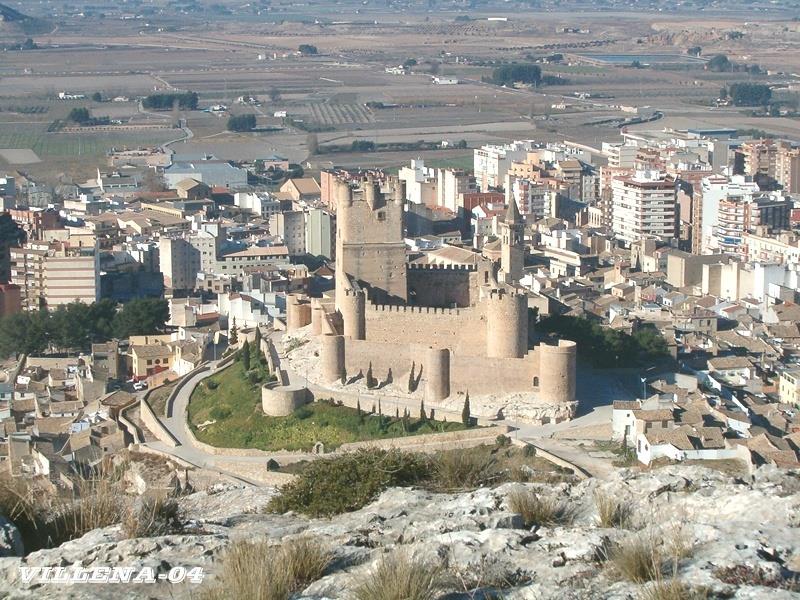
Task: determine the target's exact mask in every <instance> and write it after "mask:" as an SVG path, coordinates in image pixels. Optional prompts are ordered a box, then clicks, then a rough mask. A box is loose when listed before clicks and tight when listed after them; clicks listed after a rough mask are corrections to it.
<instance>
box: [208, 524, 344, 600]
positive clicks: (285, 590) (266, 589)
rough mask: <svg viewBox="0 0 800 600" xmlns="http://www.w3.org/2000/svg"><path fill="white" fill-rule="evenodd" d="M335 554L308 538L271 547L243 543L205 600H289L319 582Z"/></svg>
mask: <svg viewBox="0 0 800 600" xmlns="http://www.w3.org/2000/svg"><path fill="white" fill-rule="evenodd" d="M330 562H331V555H330V553H329V552H327V551H326V550H324V549H323V548H322V547H321V546H320V545H319V544H317V543H315V542H311V541H309V540H305V539H298V540H293V541H290V542H286V543H285V544H283V545H281V546H270V545H269V544H268V543H267V542H251V541H248V540H240V541H237V542H234V543H233V544H231V546H230V547H229V548H228V550H227V552H226V553H225V555H224V556H223V558H222V570H221V572H220V574H219V576H218V580H217V583H216V585H215V586H214V587H212V588H210V589H208V590H207V591H206V592H205V593H204V594H203V598H204V599H205V600H227V599H228V598H242V599H243V600H288V599H289V598H290V597H291V596H292V594H293V593H295V592H297V591H298V590H301V589H303V588H304V587H306V586H307V585H308V584H309V583H311V582H313V581H315V580H316V579H319V578H320V577H321V576H322V574H323V573H324V571H325V569H326V568H327V567H328V565H329V564H330Z"/></svg>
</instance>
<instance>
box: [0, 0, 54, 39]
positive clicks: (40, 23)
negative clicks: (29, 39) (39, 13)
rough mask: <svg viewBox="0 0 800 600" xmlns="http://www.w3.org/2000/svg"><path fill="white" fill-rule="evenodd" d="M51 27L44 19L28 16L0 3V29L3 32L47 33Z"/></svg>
mask: <svg viewBox="0 0 800 600" xmlns="http://www.w3.org/2000/svg"><path fill="white" fill-rule="evenodd" d="M52 29H53V27H52V25H51V24H50V23H49V22H47V21H45V20H44V19H39V18H36V17H31V16H28V15H26V14H23V13H21V12H19V11H18V10H16V9H14V8H11V7H10V6H7V5H5V4H0V31H3V32H4V33H25V34H28V35H33V34H37V33H47V32H49V31H52Z"/></svg>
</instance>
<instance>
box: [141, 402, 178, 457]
mask: <svg viewBox="0 0 800 600" xmlns="http://www.w3.org/2000/svg"><path fill="white" fill-rule="evenodd" d="M139 417H140V418H141V419H142V423H144V426H145V427H147V428H148V429H149V430H150V431H152V432H153V435H154V436H156V437H157V438H158V439H159V441H161V442H164V443H165V444H166V445H167V446H169V447H171V448H175V447H176V446H179V445H180V444H179V443H178V440H176V439H175V437H174V436H173V435H172V434H171V433H170V432H169V430H168V429H167V428H166V427H164V425H163V424H162V423H161V421H159V419H158V417H157V416H156V413H155V412H153V409H152V408H151V407H150V404H149V403H148V402H147V400H146V399H145V398H142V400H141V402H140V403H139Z"/></svg>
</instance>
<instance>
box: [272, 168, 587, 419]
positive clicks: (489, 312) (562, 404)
mask: <svg viewBox="0 0 800 600" xmlns="http://www.w3.org/2000/svg"><path fill="white" fill-rule="evenodd" d="M335 186H336V187H335V194H336V201H337V227H338V229H337V239H336V274H335V277H336V286H335V294H334V296H333V298H330V297H325V298H314V299H310V298H307V297H303V296H300V295H290V296H289V298H288V299H287V319H286V322H287V330H288V332H289V333H290V334H291V333H292V332H295V331H296V330H298V329H300V328H302V327H305V326H306V325H311V327H310V334H311V336H312V338H314V339H315V340H317V342H318V343H319V350H318V359H317V360H318V363H319V365H318V366H319V368H318V369H316V371H317V373H315V374H314V376H315V377H316V378H317V381H318V383H319V385H321V386H323V387H326V386H329V387H330V388H331V390H332V395H335V393H333V392H335V391H336V390H339V391H344V390H347V385H344V384H343V383H342V382H345V381H347V379H348V378H353V376H355V375H357V374H359V373H361V374H364V373H366V372H367V371H368V370H370V369H371V373H373V374H374V375H373V376H374V377H375V378H376V380H378V381H380V382H383V383H384V384H386V385H385V386H381V389H379V390H377V391H374V394H376V395H379V394H381V393H385V394H387V395H391V394H393V393H394V394H401V393H402V394H410V393H412V392H416V391H417V389H420V390H421V393H422V394H423V395H424V399H425V401H426V403H430V405H431V406H436V404H435V403H437V402H441V403H446V402H448V401H451V402H452V401H453V400H456V399H457V398H458V397H461V398H463V396H464V395H465V394H467V393H469V395H470V398H471V399H475V400H474V401H477V402H480V398H481V397H482V396H487V397H492V398H495V399H497V398H502V397H505V396H507V395H514V396H515V397H517V398H521V402H523V403H525V404H528V405H529V406H530V407H531V408H532V414H535V415H537V416H536V418H537V419H539V420H541V421H543V422H548V421H551V420H562V419H566V418H570V417H571V416H572V414H573V413H574V409H575V405H576V402H575V358H576V347H575V344H574V342H570V341H566V340H562V341H561V342H559V344H558V345H545V344H540V345H538V346H536V347H534V348H529V347H528V326H529V325H528V298H527V295H526V293H525V291H524V290H521V289H518V288H516V287H515V286H514V282H516V281H517V280H518V279H519V277H520V276H521V273H522V266H523V252H524V251H523V247H522V220H521V217H520V215H519V212H518V211H517V210H516V206H515V204H514V203H513V202H512V203H511V206H510V207H509V211H508V215H507V218H506V223H505V225H504V231H503V235H502V236H501V241H502V252H501V260H500V261H498V262H499V264H496V263H495V262H493V261H491V260H488V259H486V258H483V257H479V259H478V260H477V261H476V264H474V265H464V266H462V265H459V266H453V267H450V266H445V265H433V264H426V263H424V262H419V261H417V262H413V263H410V264H409V263H408V262H407V257H406V250H405V244H404V241H403V214H404V213H403V198H404V196H405V194H404V190H403V186H402V183H401V182H400V181H399V180H397V179H394V178H389V179H388V180H387V181H386V182H384V183H383V186H382V187H380V186H379V184H378V183H377V182H376V181H374V180H372V179H364V180H363V181H361V182H359V183H358V184H357V185H351V184H349V183H347V182H345V181H341V180H337V181H336V183H335ZM389 384H391V385H389ZM426 405H427V404H426Z"/></svg>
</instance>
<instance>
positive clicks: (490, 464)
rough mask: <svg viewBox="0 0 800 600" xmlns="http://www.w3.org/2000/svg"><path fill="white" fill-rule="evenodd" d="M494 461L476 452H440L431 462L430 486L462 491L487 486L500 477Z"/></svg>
mask: <svg viewBox="0 0 800 600" xmlns="http://www.w3.org/2000/svg"><path fill="white" fill-rule="evenodd" d="M496 462H497V461H496V460H495V459H494V458H493V457H487V456H484V455H482V454H480V453H477V452H469V451H463V450H462V451H459V452H442V453H441V454H439V455H438V456H437V457H436V458H435V459H434V461H433V465H432V466H433V469H432V480H431V482H430V483H431V486H432V487H434V488H435V489H440V490H463V489H471V488H478V487H481V486H484V485H488V484H490V483H492V482H494V481H496V480H497V479H499V478H500V477H501V473H499V472H498V471H497V470H496V469H495V466H496Z"/></svg>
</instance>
